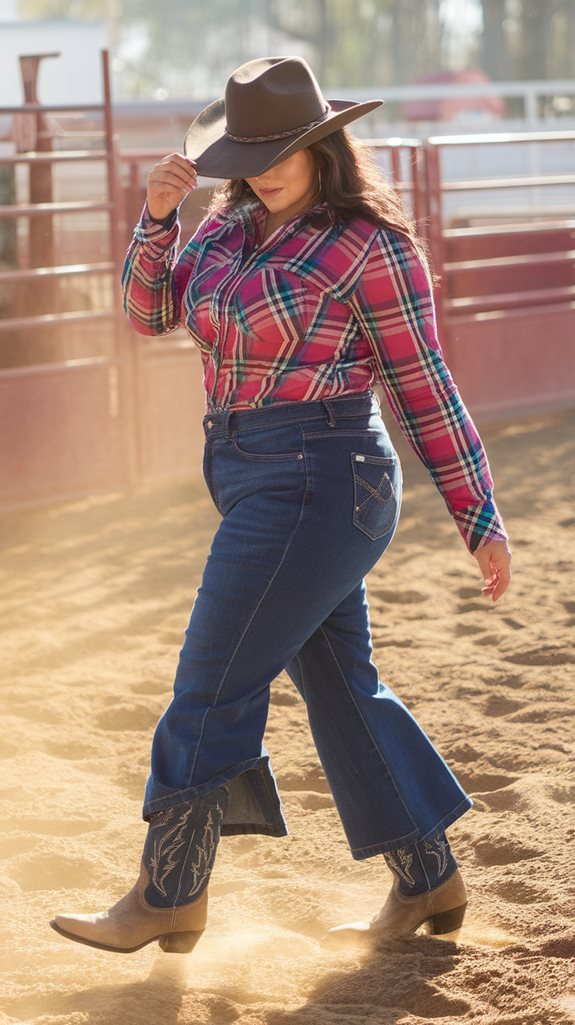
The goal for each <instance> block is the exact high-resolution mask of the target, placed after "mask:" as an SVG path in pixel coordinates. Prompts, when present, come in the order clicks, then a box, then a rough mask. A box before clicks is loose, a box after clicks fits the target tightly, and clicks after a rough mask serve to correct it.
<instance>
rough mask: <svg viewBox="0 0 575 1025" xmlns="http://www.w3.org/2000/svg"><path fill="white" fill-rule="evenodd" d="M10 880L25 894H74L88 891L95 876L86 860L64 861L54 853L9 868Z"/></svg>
mask: <svg viewBox="0 0 575 1025" xmlns="http://www.w3.org/2000/svg"><path fill="white" fill-rule="evenodd" d="M10 876H11V878H12V879H14V881H15V882H17V883H18V884H19V885H20V888H21V889H22V890H24V892H25V893H27V892H29V891H31V890H75V889H81V888H82V887H85V886H86V884H87V882H88V880H90V879H92V878H93V876H94V865H93V864H92V862H91V861H88V859H87V858H80V857H78V856H77V855H75V856H74V857H73V858H72V857H70V858H67V857H64V856H63V855H61V854H56V853H55V852H54V851H52V852H50V853H42V854H29V855H25V856H24V857H22V858H20V859H19V861H18V862H17V864H15V865H12V866H10Z"/></svg>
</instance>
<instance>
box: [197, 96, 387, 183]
mask: <svg viewBox="0 0 575 1025" xmlns="http://www.w3.org/2000/svg"><path fill="white" fill-rule="evenodd" d="M329 104H330V107H331V112H330V113H329V114H328V116H327V117H326V119H325V121H322V123H321V124H320V125H316V127H315V128H310V129H308V131H304V132H302V133H301V134H300V135H297V136H295V137H294V136H291V137H290V138H289V139H275V140H273V141H272V142H234V141H233V139H230V138H229V137H228V136H227V135H226V134H225V128H226V115H225V109H224V101H223V99H220V100H214V102H213V103H210V105H209V106H208V107H205V108H204V110H202V111H201V112H200V113H199V114H198V116H197V118H196V119H195V120H194V121H193V122H192V124H191V125H190V127H189V129H188V131H187V134H186V137H185V139H184V153H185V155H186V156H187V157H188V158H189V159H190V160H194V161H195V164H196V172H197V173H198V174H201V175H203V176H204V177H207V178H256V177H257V176H258V175H260V174H263V173H264V171H267V170H268V169H269V168H270V167H273V166H274V164H279V163H280V161H282V160H286V159H287V158H288V157H290V156H291V155H292V153H297V151H298V150H300V149H305V148H306V147H307V146H311V144H312V143H313V142H317V141H318V140H319V139H323V138H324V137H325V136H326V135H331V133H332V132H336V131H337V130H338V128H343V126H344V125H348V124H350V122H351V121H355V120H357V118H359V117H363V115H364V114H369V113H370V111H372V110H375V109H376V108H377V107H381V105H382V104H383V100H368V101H366V102H364V103H354V102H353V101H352V100H329Z"/></svg>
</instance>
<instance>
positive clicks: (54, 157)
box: [0, 149, 112, 164]
mask: <svg viewBox="0 0 575 1025" xmlns="http://www.w3.org/2000/svg"><path fill="white" fill-rule="evenodd" d="M111 159H112V157H111V154H110V153H108V152H107V151H106V150H93V149H86V150H72V149H69V150H53V151H52V152H51V153H38V152H36V151H33V150H27V151H26V152H25V153H9V154H6V153H4V154H0V164H60V163H68V162H71V161H74V162H76V161H81V160H111Z"/></svg>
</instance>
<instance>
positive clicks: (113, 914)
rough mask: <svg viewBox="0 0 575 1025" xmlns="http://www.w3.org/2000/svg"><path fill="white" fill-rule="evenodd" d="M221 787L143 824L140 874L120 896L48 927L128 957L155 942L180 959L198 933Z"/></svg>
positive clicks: (222, 800) (223, 797) (223, 798)
mask: <svg viewBox="0 0 575 1025" xmlns="http://www.w3.org/2000/svg"><path fill="white" fill-rule="evenodd" d="M227 797H228V791H227V788H226V787H218V789H216V790H213V791H211V792H210V793H209V794H206V795H205V796H204V797H197V798H195V799H194V800H193V801H189V802H187V803H185V804H179V805H176V806H175V807H173V808H169V809H168V810H167V811H161V812H157V813H156V814H155V815H152V817H151V818H150V820H149V827H148V834H147V837H146V841H145V844H144V851H143V854H142V861H141V865H140V874H139V877H138V879H137V882H136V884H135V885H134V886H133V887H132V889H131V890H130V891H129V893H127V894H126V896H125V897H122V899H121V900H119V901H118V903H117V904H114V906H113V907H111V908H110V909H109V910H108V911H103V912H100V913H99V914H95V915H57V916H56V918H54V919H53V920H52V921H51V922H50V925H51V926H52V928H53V929H55V930H56V932H59V933H60V934H61V935H62V936H66V937H67V939H69V940H75V941H76V942H77V943H86V944H87V945H88V946H90V947H99V948H100V949H101V950H113V951H115V952H117V953H123V954H130V953H132V951H134V950H139V949H140V947H144V946H145V945H146V944H147V943H152V942H153V941H154V940H159V942H160V947H161V948H162V950H165V951H169V952H171V953H178V954H184V953H187V952H188V951H190V950H192V949H193V948H194V946H195V945H196V943H197V942H198V940H199V938H200V936H201V934H202V932H203V931H204V928H205V925H206V919H207V909H208V891H207V885H208V880H209V878H210V873H211V871H212V867H213V864H214V859H215V855H216V848H217V845H218V840H219V837H220V827H221V822H222V819H223V816H224V812H225V808H226V804H227Z"/></svg>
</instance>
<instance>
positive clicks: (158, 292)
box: [122, 205, 210, 335]
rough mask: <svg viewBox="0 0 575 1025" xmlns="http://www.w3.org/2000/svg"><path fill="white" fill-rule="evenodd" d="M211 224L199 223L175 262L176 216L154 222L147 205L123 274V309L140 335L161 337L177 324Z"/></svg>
mask: <svg viewBox="0 0 575 1025" xmlns="http://www.w3.org/2000/svg"><path fill="white" fill-rule="evenodd" d="M209 226H210V222H209V221H208V220H204V221H202V223H201V224H200V226H199V228H198V230H197V231H196V233H195V234H194V236H193V237H192V238H191V239H190V241H189V242H188V244H187V245H186V246H185V248H184V249H183V250H182V252H181V253H180V255H179V257H178V258H177V259H176V254H177V249H178V243H179V240H180V222H179V219H178V216H177V214H174V215H173V216H172V217H170V218H168V219H167V220H166V221H165V222H161V221H154V220H153V219H152V217H151V216H150V214H149V211H148V208H147V205H146V206H144V209H143V211H142V216H141V218H140V221H139V223H138V224H137V225H136V228H135V230H134V235H133V238H132V242H131V244H130V247H129V249H128V252H127V254H126V260H125V262H124V269H123V272H122V291H123V296H124V310H125V312H126V314H127V317H128V320H129V321H130V324H131V325H132V327H133V328H134V329H135V330H136V331H137V332H138V333H139V334H141V335H164V334H168V333H169V332H170V331H173V330H174V329H175V328H177V327H178V326H179V324H180V320H181V307H182V297H183V295H184V292H185V290H186V287H187V284H188V282H189V280H190V277H191V275H192V272H193V269H194V265H195V262H196V258H197V255H198V253H199V251H200V247H201V243H202V241H203V238H204V236H205V234H206V232H207V230H208V229H209Z"/></svg>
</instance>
